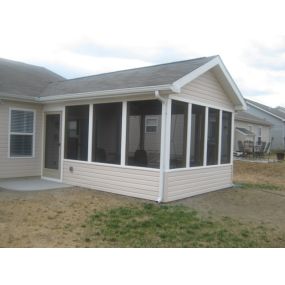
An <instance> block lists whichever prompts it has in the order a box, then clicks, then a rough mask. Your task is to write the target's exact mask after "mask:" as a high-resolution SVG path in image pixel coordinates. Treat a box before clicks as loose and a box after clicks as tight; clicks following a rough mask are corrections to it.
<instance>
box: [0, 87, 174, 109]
mask: <svg viewBox="0 0 285 285" xmlns="http://www.w3.org/2000/svg"><path fill="white" fill-rule="evenodd" d="M156 91H160V95H166V94H171V93H177V90H175V88H174V87H173V86H172V85H171V84H168V85H158V86H146V87H134V88H124V89H114V90H103V91H94V92H83V93H72V94H62V95H52V96H45V97H44V96H43V97H32V96H24V95H15V94H6V95H5V94H2V93H0V99H5V100H9V101H21V102H29V103H42V104H44V103H55V102H66V101H70V100H72V101H78V100H88V99H106V98H109V99H112V98H117V97H129V96H136V95H137V96H139V95H142V94H153V95H154V94H155V92H156Z"/></svg>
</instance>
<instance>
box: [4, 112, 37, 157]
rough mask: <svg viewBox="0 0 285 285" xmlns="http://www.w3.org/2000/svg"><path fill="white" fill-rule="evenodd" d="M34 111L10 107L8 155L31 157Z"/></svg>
mask: <svg viewBox="0 0 285 285" xmlns="http://www.w3.org/2000/svg"><path fill="white" fill-rule="evenodd" d="M34 121H35V112H34V111H29V110H18V109H11V111H10V154H9V155H10V157H32V156H33V154H34V151H33V148H34Z"/></svg>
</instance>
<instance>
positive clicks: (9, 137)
mask: <svg viewBox="0 0 285 285" xmlns="http://www.w3.org/2000/svg"><path fill="white" fill-rule="evenodd" d="M12 111H25V112H32V113H33V116H34V117H33V133H19V132H11V114H12ZM11 135H23V136H25V135H29V136H32V137H33V138H32V143H33V145H32V155H26V156H11V153H10V143H11ZM35 136H36V110H34V109H25V108H14V107H12V108H9V126H8V158H10V159H19V158H34V157H35Z"/></svg>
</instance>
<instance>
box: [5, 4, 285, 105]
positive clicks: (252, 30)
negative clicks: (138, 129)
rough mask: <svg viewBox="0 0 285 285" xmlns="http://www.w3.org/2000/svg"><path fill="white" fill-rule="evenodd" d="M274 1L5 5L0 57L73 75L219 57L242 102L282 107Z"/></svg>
mask: <svg viewBox="0 0 285 285" xmlns="http://www.w3.org/2000/svg"><path fill="white" fill-rule="evenodd" d="M280 3H281V4H282V1H275V0H272V1H270V3H268V2H267V1H243V0H240V1H236V2H235V1H221V0H217V1H205V0H200V1H189V0H188V1H186V0H176V1H167V0H164V1H154V0H144V1H141V2H139V1H133V0H132V1H131V0H121V1H111V0H104V1H88V0H81V1H71V0H69V1H67V0H61V1H53V0H50V1H39V0H38V1H35V0H26V1H15V0H10V1H6V2H5V3H1V18H0V25H1V44H0V57H5V58H10V59H14V60H20V61H24V62H27V63H33V64H39V65H44V66H46V67H48V68H51V69H52V70H54V71H55V72H59V73H60V74H62V75H64V76H67V77H76V76H85V75H90V74H93V73H100V72H106V71H113V70H118V69H125V68H132V67H139V66H143V65H149V64H153V63H159V62H161V63H162V62H167V61H173V60H179V59H187V58H191V57H199V56H208V55H213V54H220V55H221V56H222V59H223V60H224V62H225V64H226V66H227V67H228V69H229V71H230V72H231V74H232V75H233V78H234V79H235V80H236V82H237V84H238V86H239V87H240V89H241V90H242V92H243V94H244V96H245V97H248V98H251V99H253V100H256V101H259V102H261V103H266V104H268V105H270V106H276V105H281V104H283V105H285V102H284V97H285V96H284V95H283V94H285V83H284V82H285V80H284V72H285V71H284V70H283V69H282V68H283V65H282V64H283V63H284V62H285V59H284V57H285V54H284V52H283V53H282V48H283V47H284V37H283V38H280V37H275V36H274V34H282V32H283V31H282V29H283V27H284V23H283V21H284V20H283V18H284V17H283V11H284V9H283V7H282V6H280V5H281V4H280ZM269 35H270V36H269ZM278 68H279V69H278ZM259 92H260V95H259Z"/></svg>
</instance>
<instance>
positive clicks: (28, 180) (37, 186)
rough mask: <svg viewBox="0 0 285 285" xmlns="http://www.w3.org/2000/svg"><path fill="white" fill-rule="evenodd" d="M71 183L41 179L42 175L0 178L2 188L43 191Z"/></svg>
mask: <svg viewBox="0 0 285 285" xmlns="http://www.w3.org/2000/svg"><path fill="white" fill-rule="evenodd" d="M68 187H71V186H70V185H67V184H63V183H60V182H54V181H49V180H44V179H41V178H40V177H25V178H8V179H0V188H3V189H6V190H14V191H41V190H51V189H58V188H68Z"/></svg>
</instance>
